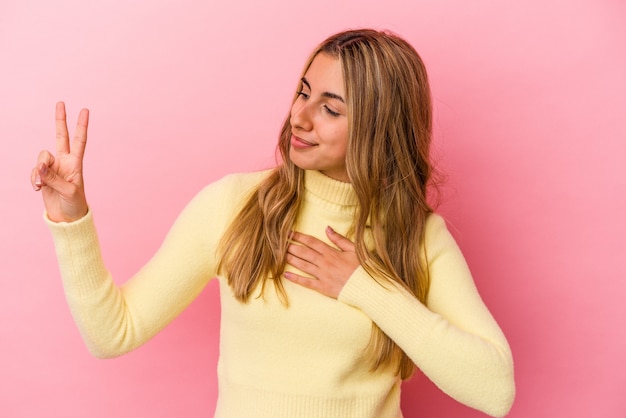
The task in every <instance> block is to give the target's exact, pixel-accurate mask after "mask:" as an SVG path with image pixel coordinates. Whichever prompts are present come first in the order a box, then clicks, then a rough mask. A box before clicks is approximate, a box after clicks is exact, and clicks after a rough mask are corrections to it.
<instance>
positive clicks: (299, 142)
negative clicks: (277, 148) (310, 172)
mask: <svg viewBox="0 0 626 418" xmlns="http://www.w3.org/2000/svg"><path fill="white" fill-rule="evenodd" d="M291 144H292V145H293V146H294V147H296V148H308V147H314V146H317V144H316V143H314V142H309V141H307V140H304V139H302V138H300V137H298V136H295V135H292V136H291Z"/></svg>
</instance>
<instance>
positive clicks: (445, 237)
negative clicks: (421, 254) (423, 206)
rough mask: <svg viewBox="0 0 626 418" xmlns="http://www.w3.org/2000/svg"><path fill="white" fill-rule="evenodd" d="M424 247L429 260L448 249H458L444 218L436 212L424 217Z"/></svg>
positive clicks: (455, 250)
mask: <svg viewBox="0 0 626 418" xmlns="http://www.w3.org/2000/svg"><path fill="white" fill-rule="evenodd" d="M424 249H425V251H426V255H427V257H428V259H430V260H432V259H433V258H436V257H437V256H438V255H441V254H442V253H445V252H448V251H454V252H457V251H459V247H458V245H457V243H456V240H455V239H454V237H453V236H452V234H451V233H450V230H449V229H448V226H447V224H446V220H445V219H444V218H443V217H442V216H441V215H439V214H437V213H431V214H430V215H429V216H428V218H427V219H426V225H425V227H424Z"/></svg>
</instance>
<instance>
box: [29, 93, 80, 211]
mask: <svg viewBox="0 0 626 418" xmlns="http://www.w3.org/2000/svg"><path fill="white" fill-rule="evenodd" d="M55 116H56V147H57V153H56V155H52V154H51V153H50V152H49V151H41V152H40V153H39V157H38V158H37V165H36V166H35V167H34V168H33V170H32V172H31V175H30V181H31V184H32V186H33V189H35V191H41V194H42V197H43V203H44V206H45V208H46V212H47V214H48V218H49V219H50V220H51V221H53V222H72V221H75V220H78V219H80V218H82V217H83V216H85V214H86V213H87V199H86V197H85V188H84V183H83V156H84V154H85V145H86V144H87V125H88V124H89V110H87V109H83V110H81V111H80V114H79V116H78V123H77V125H76V131H75V133H74V140H73V141H72V146H71V149H70V139H69V133H68V130H67V122H66V114H65V104H64V103H63V102H59V103H57V105H56V115H55Z"/></svg>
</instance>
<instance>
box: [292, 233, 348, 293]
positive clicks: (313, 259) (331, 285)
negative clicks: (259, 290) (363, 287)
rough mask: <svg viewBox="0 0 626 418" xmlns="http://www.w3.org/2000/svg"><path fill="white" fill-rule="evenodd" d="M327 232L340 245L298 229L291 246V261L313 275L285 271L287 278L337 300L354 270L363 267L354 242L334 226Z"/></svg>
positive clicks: (293, 264) (332, 240)
mask: <svg viewBox="0 0 626 418" xmlns="http://www.w3.org/2000/svg"><path fill="white" fill-rule="evenodd" d="M326 235H328V238H329V239H330V241H331V242H332V243H333V244H335V245H336V246H337V247H338V248H335V247H332V246H330V245H328V244H326V243H325V242H323V241H320V240H319V239H317V238H315V237H312V236H311V235H306V234H301V233H299V232H294V233H293V234H292V235H291V241H292V243H291V244H290V245H289V247H288V248H287V263H289V264H291V265H292V266H294V267H296V268H297V269H299V270H301V271H303V272H304V273H306V274H308V275H310V276H313V278H310V277H304V276H300V275H298V274H296V273H293V272H288V271H286V272H285V278H286V279H288V280H290V281H292V282H294V283H298V284H300V285H302V286H304V287H308V288H309V289H313V290H315V291H318V292H319V293H321V294H323V295H326V296H328V297H331V298H333V299H337V297H338V296H339V293H340V292H341V289H343V286H344V285H345V284H346V282H347V281H348V279H349V278H350V276H351V275H352V273H354V271H355V270H356V269H357V268H358V267H359V265H360V263H359V259H358V257H357V255H356V251H355V248H354V243H352V241H350V240H349V239H348V238H346V237H344V236H342V235H340V234H338V233H337V232H335V231H334V230H333V229H332V228H331V227H327V228H326Z"/></svg>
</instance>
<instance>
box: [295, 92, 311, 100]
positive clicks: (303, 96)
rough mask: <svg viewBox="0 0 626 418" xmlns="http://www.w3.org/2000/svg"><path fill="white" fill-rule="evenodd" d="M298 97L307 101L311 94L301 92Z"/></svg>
mask: <svg viewBox="0 0 626 418" xmlns="http://www.w3.org/2000/svg"><path fill="white" fill-rule="evenodd" d="M297 95H298V96H301V97H302V98H303V99H305V100H306V99H308V98H309V93H305V92H304V90H300V91H299V92H298V93H297Z"/></svg>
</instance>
